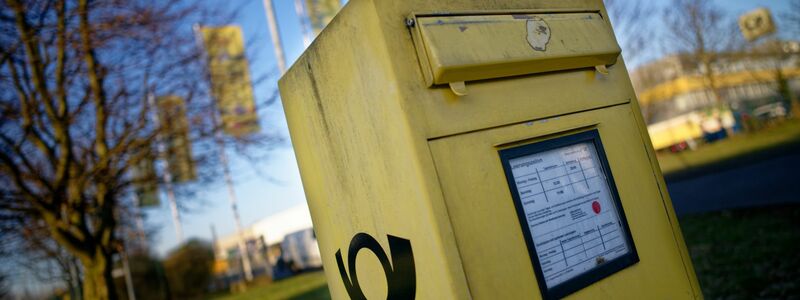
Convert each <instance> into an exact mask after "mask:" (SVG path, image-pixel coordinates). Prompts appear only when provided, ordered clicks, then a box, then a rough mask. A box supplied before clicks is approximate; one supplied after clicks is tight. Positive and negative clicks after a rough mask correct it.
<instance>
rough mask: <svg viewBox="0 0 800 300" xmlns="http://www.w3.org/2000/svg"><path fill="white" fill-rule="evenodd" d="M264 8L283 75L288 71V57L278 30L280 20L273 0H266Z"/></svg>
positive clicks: (279, 67)
mask: <svg viewBox="0 0 800 300" xmlns="http://www.w3.org/2000/svg"><path fill="white" fill-rule="evenodd" d="M264 10H265V11H266V14H267V25H269V35H270V37H272V46H273V49H274V51H275V58H276V59H277V60H278V70H279V71H280V72H281V75H283V73H286V57H285V56H284V55H283V46H281V36H280V33H279V32H278V22H277V20H276V19H275V11H274V10H273V6H272V0H264Z"/></svg>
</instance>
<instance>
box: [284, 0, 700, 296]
mask: <svg viewBox="0 0 800 300" xmlns="http://www.w3.org/2000/svg"><path fill="white" fill-rule="evenodd" d="M555 13H592V14H597V15H598V16H601V17H602V20H604V21H603V22H602V24H604V25H603V26H610V25H609V24H608V22H607V21H605V20H607V18H606V17H605V16H606V12H605V10H604V8H603V6H602V2H601V1H599V0H598V1H594V0H566V1H541V0H526V1H505V0H498V1H483V0H467V1H463V0H462V1H455V0H443V1H423V0H411V1H388V0H386V1H380V0H351V1H350V2H349V3H348V4H347V5H346V6H345V7H344V8H343V9H342V11H341V12H340V14H339V15H338V16H337V17H336V18H335V19H334V20H333V21H332V23H331V24H330V25H329V26H328V27H327V28H326V29H325V31H323V33H322V34H321V35H320V36H319V37H317V39H316V40H315V41H314V43H313V44H312V45H311V46H310V47H309V49H308V50H307V51H306V52H305V53H304V54H303V55H302V56H301V57H300V58H299V59H298V61H297V62H296V63H295V64H294V66H292V68H291V69H290V70H289V72H288V73H287V74H286V75H285V76H284V77H283V78H282V79H281V81H280V83H279V84H280V89H281V96H282V101H283V105H284V110H285V112H286V116H287V121H288V123H289V130H290V133H291V137H292V143H293V145H294V148H295V152H296V155H297V159H298V165H299V167H300V171H301V175H302V179H303V185H304V188H305V192H306V198H307V200H308V203H309V208H310V210H311V215H312V219H313V222H314V226H315V231H316V234H317V238H318V241H319V246H320V251H321V254H322V258H323V263H324V268H325V273H326V277H327V279H328V286H329V288H330V291H331V294H332V296H333V297H334V298H336V299H348V298H349V297H350V296H351V295H352V294H350V293H352V291H354V290H358V291H360V292H362V293H363V296H364V297H365V298H367V299H384V298H386V297H387V294H390V293H392V292H393V290H396V289H398V286H400V287H402V288H403V289H405V290H408V288H409V286H408V284H409V282H407V281H403V282H401V283H400V284H399V285H398V284H397V283H396V282H394V281H392V279H395V278H401V279H403V278H408V276H406V275H408V274H405V275H403V276H401V275H398V274H397V273H395V271H396V272H400V271H399V270H401V269H404V268H405V267H408V264H404V263H400V261H401V258H402V257H395V256H396V255H397V256H402V255H401V254H403V253H406V252H404V251H400V250H398V249H402V247H400V246H402V243H401V242H402V241H407V242H408V245H409V251H407V252H408V253H406V254H412V253H413V260H412V261H413V273H412V275H413V281H412V282H411V284H413V295H414V296H415V297H416V298H417V299H471V298H474V299H537V298H540V297H541V294H540V292H539V291H538V288H537V283H536V279H535V277H533V271H532V270H533V268H534V267H533V265H532V262H531V260H530V259H529V258H528V257H527V256H526V255H525V251H527V250H526V248H525V243H524V242H523V236H522V231H521V229H520V225H519V223H518V222H517V221H516V219H515V218H514V217H513V202H512V199H511V196H510V195H511V194H510V192H509V190H508V189H509V188H508V185H507V184H506V183H505V182H504V180H505V178H504V177H503V173H502V167H501V165H500V162H499V160H498V158H497V151H496V150H497V148H493V147H496V145H495V143H514V142H525V141H535V140H537V139H541V135H542V134H556V135H558V134H559V132H562V131H564V130H572V129H575V128H587V126H589V127H593V128H597V129H598V130H599V132H600V134H601V138H602V139H603V140H604V144H605V145H606V147H607V150H606V151H607V154H608V160H609V162H610V163H611V169H612V170H613V172H614V176H615V178H616V185H617V187H618V188H619V190H620V197H621V201H622V202H623V207H624V209H625V213H626V216H627V218H628V220H629V222H630V228H631V232H632V234H633V239H634V242H635V245H636V247H637V250H638V253H639V256H640V257H641V260H640V262H639V263H637V264H635V265H633V266H631V267H629V268H627V269H624V270H623V271H621V272H618V273H616V274H613V275H611V276H609V277H607V278H605V279H603V280H601V281H599V282H597V283H594V284H592V285H590V286H588V287H586V288H584V289H582V290H580V291H578V292H576V293H574V294H572V295H570V296H568V297H575V298H589V297H593V298H596V297H602V298H622V299H634V298H636V299H638V298H663V299H676V298H698V297H701V296H700V289H699V287H698V285H697V281H696V278H695V276H694V270H693V269H692V266H691V261H690V260H689V256H688V254H687V252H686V248H685V245H684V244H683V239H682V236H681V233H680V228H679V227H678V224H677V219H676V218H675V215H674V212H673V211H672V206H671V203H670V200H669V196H668V195H667V193H666V188H665V184H664V182H663V178H662V177H661V174H660V172H659V171H658V170H659V169H658V166H657V162H656V160H655V155H654V153H653V150H652V146H651V145H650V144H649V142H648V141H649V137H648V136H647V130H646V128H645V127H644V123H643V122H642V119H641V115H640V113H639V108H638V104H637V103H636V100H635V96H634V94H633V89H632V87H631V84H630V81H629V79H628V74H627V71H626V70H625V66H624V62H622V59H621V58H617V60H616V62H615V63H614V64H612V65H611V66H609V67H608V74H600V73H598V72H597V71H595V69H594V68H593V67H586V68H565V69H562V70H559V71H554V72H545V73H540V72H537V71H536V69H535V68H534V69H531V70H530V72H528V73H524V74H517V75H515V76H510V75H507V74H506V73H502V72H501V73H492V72H489V71H487V73H486V74H483V75H480V74H478V75H479V76H482V77H480V78H483V79H481V80H475V81H470V80H468V79H464V81H466V88H467V90H468V91H469V93H468V95H466V96H457V95H455V94H453V92H452V91H451V90H450V88H449V87H448V86H447V85H438V84H437V85H433V86H430V85H429V83H431V82H432V80H433V79H432V77H428V76H432V75H431V73H427V75H426V72H428V71H425V70H426V68H428V70H430V64H429V61H428V57H427V56H420V55H419V53H421V52H424V51H426V50H424V49H425V48H424V46H423V45H422V44H421V42H420V41H421V40H423V39H422V37H421V36H420V34H419V31H417V30H416V28H417V27H416V26H418V24H419V23H418V22H417V21H418V20H419V19H421V18H431V17H436V16H454V15H459V16H466V15H469V16H478V17H477V18H482V17H480V16H488V15H493V16H501V15H504V16H511V15H515V14H528V15H530V14H534V15H537V14H555ZM407 18H410V19H412V20H414V21H413V22H409V21H408V20H407ZM503 18H505V17H503ZM512 18H513V17H512ZM415 22H416V23H415ZM409 23H413V25H414V27H410V28H409V27H407V24H409ZM519 24H520V25H521V26H525V22H520V23H519ZM553 30H555V29H553ZM464 32H469V29H468V30H465V31H464ZM515 32H518V34H521V36H518V38H519V39H520V40H521V41H522V42H525V43H527V41H526V39H527V32H526V31H525V30H518V31H515ZM552 42H553V41H551V43H552ZM609 43H613V44H614V45H606V46H609V47H612V48H613V47H616V42H614V41H613V39H612V40H610V41H609ZM480 49H482V50H480V51H481V52H486V53H475V55H474V57H483V58H491V57H493V55H495V54H496V53H489V52H498V51H499V52H502V51H503V49H494V48H480ZM520 51H521V50H520ZM531 51H536V50H533V49H532V50H531ZM440 53H444V52H440ZM442 58H444V57H442ZM484 63H485V62H484ZM479 69H480V68H479ZM479 73H480V72H479ZM509 76H510V77H509ZM529 124H532V126H530V125H529ZM561 134H563V133H561ZM493 149H494V150H493ZM467 191H469V192H467ZM489 204H496V205H489ZM509 209H510V210H509ZM509 214H511V217H509ZM470 221H474V222H475V223H470ZM479 224H483V225H485V226H484V227H481V226H479ZM370 238H372V239H374V242H375V244H372V241H371V240H370ZM401 240H402V241H401ZM398 241H401V242H398ZM359 245H361V246H359ZM364 245H370V246H369V247H371V248H369V247H367V246H364ZM398 245H400V246H398ZM362 246H363V247H367V248H363V247H362ZM351 247H353V248H351ZM360 247H362V248H363V249H362V248H360ZM353 249H355V250H360V251H355V252H354V253H355V254H356V255H354V256H353V255H351V254H354V253H351V252H353V251H350V250H353ZM337 254H338V255H337ZM351 256H353V257H351ZM337 258H338V259H337ZM340 266H341V267H342V268H340ZM354 275H357V278H354V277H355V276H354ZM401 281H402V280H401ZM353 283H357V284H358V286H357V287H353V286H351V285H350V284H353ZM356 288H357V289H356ZM395 295H399V294H395Z"/></svg>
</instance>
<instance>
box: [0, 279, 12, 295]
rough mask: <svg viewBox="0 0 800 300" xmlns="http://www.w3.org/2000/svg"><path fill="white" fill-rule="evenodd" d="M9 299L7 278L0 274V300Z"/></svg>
mask: <svg viewBox="0 0 800 300" xmlns="http://www.w3.org/2000/svg"><path fill="white" fill-rule="evenodd" d="M10 297H11V293H10V291H9V290H8V276H6V274H3V273H0V300H6V299H9V298H10Z"/></svg>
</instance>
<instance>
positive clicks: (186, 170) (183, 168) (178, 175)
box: [158, 95, 197, 182]
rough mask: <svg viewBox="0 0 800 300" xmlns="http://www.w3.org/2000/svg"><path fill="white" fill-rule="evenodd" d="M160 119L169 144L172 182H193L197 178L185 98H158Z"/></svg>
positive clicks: (168, 158) (173, 96)
mask: <svg viewBox="0 0 800 300" xmlns="http://www.w3.org/2000/svg"><path fill="white" fill-rule="evenodd" d="M158 107H159V117H160V119H161V125H162V126H163V127H164V128H163V131H162V134H163V136H164V137H165V141H166V143H167V162H168V163H169V171H170V174H171V175H172V180H173V181H175V182H185V181H191V180H194V179H195V178H197V173H196V172H195V169H194V161H193V160H192V142H191V139H190V138H189V120H188V119H186V105H185V104H184V103H183V98H181V97H179V96H175V95H169V96H162V97H158Z"/></svg>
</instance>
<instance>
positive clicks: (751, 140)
mask: <svg viewBox="0 0 800 300" xmlns="http://www.w3.org/2000/svg"><path fill="white" fill-rule="evenodd" d="M798 142H800V121H798V120H791V121H786V122H784V123H782V124H779V125H776V126H774V127H771V128H766V129H763V130H759V131H756V132H754V133H749V134H740V135H735V136H733V137H730V138H728V139H725V140H721V141H718V142H716V143H711V144H706V145H701V146H700V147H698V149H697V150H694V151H691V150H687V151H683V152H679V153H659V155H658V162H659V164H660V165H661V171H662V172H664V174H665V175H668V174H671V173H679V172H683V171H688V170H692V169H701V168H703V167H706V166H708V165H712V164H716V163H721V162H725V161H729V160H734V159H737V158H741V157H743V156H747V155H751V154H755V153H758V152H762V151H764V150H767V149H772V148H779V147H781V146H785V145H788V144H792V143H798Z"/></svg>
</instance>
